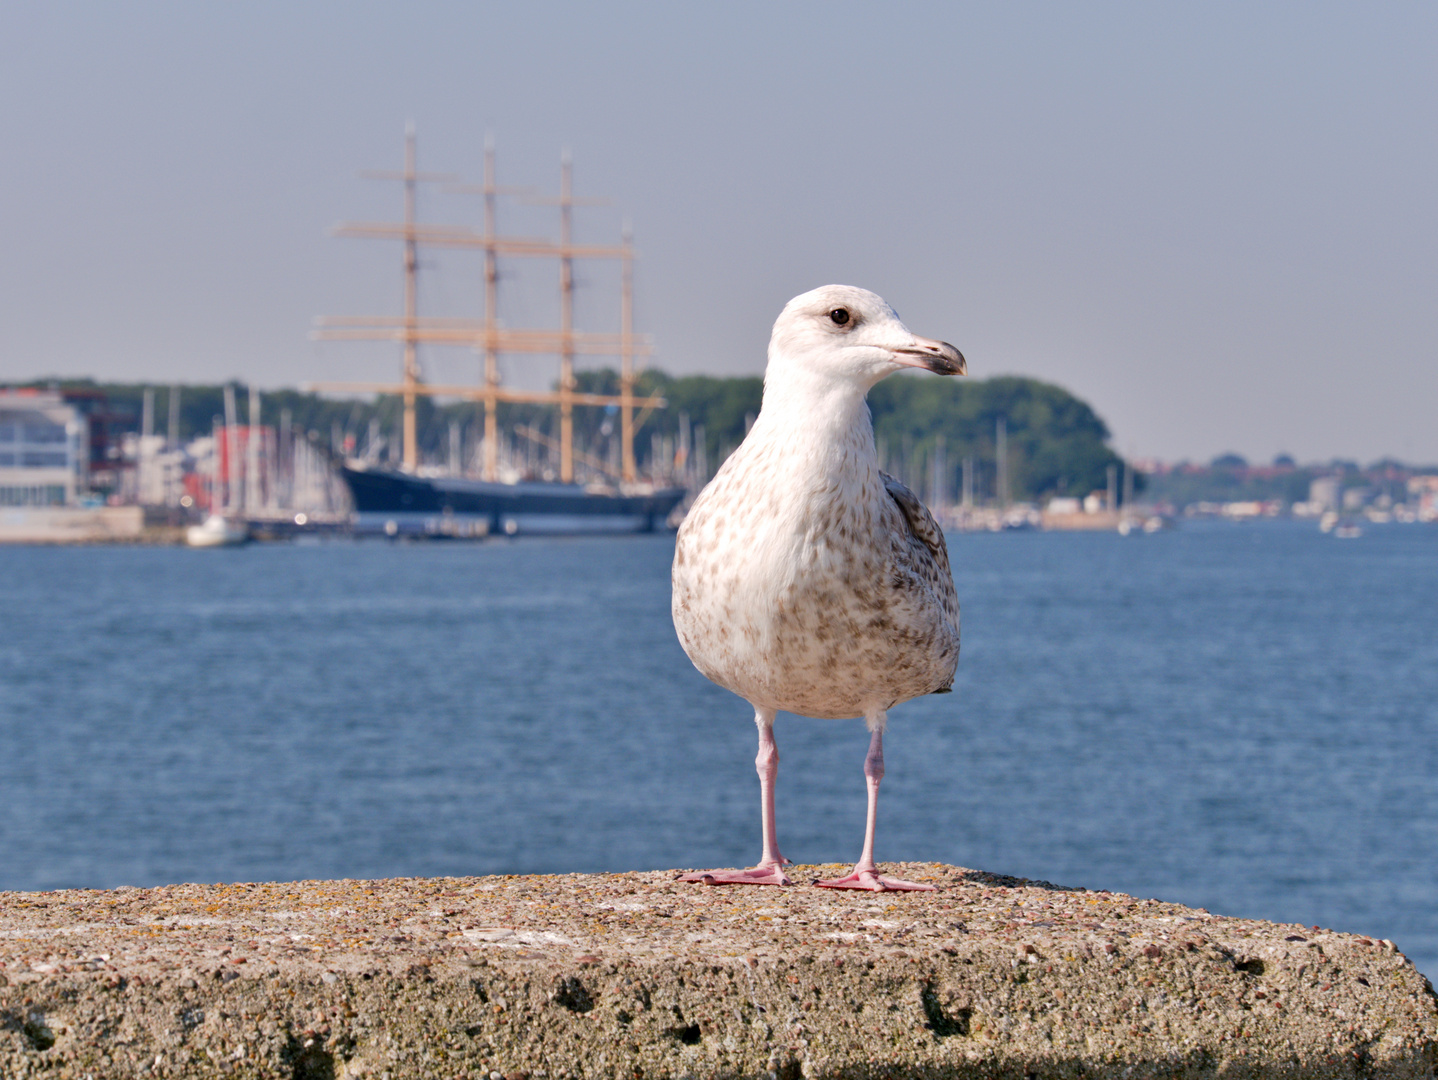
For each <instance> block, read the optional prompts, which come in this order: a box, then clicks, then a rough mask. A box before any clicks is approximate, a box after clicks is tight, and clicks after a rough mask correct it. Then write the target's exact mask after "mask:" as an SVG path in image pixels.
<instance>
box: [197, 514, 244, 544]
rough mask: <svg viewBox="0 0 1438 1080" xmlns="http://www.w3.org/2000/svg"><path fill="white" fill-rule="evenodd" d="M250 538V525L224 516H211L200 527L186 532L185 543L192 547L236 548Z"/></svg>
mask: <svg viewBox="0 0 1438 1080" xmlns="http://www.w3.org/2000/svg"><path fill="white" fill-rule="evenodd" d="M249 538H250V527H249V526H248V525H246V524H245V523H244V522H243V521H237V520H235V519H234V518H227V517H225V516H224V515H223V514H211V515H210V516H209V517H207V518H205V520H204V521H203V522H202V523H200V524H199V525H191V526H190V527H189V528H188V529H186V530H185V543H187V544H189V545H190V547H234V546H235V545H236V544H243V543H244V542H245V541H246V540H248V539H249Z"/></svg>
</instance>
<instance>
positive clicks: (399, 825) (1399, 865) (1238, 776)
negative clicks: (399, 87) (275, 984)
mask: <svg viewBox="0 0 1438 1080" xmlns="http://www.w3.org/2000/svg"><path fill="white" fill-rule="evenodd" d="M950 544H951V550H952V553H953V558H954V564H955V578H956V580H957V582H958V586H959V594H960V597H961V599H962V602H963V610H964V615H963V619H964V646H963V657H962V660H961V662H960V665H959V673H960V676H959V680H958V683H957V685H956V690H957V692H956V693H954V694H952V695H947V696H942V697H931V698H927V699H924V700H922V701H917V702H912V703H910V704H908V705H905V706H902V707H900V708H899V709H897V710H895V712H894V713H893V715H892V716H891V720H890V734H889V736H888V738H887V739H886V742H885V751H886V759H887V766H888V775H887V777H886V779H885V781H884V786H883V795H882V799H881V803H880V823H879V851H878V854H879V857H880V859H881V860H882V859H885V858H890V859H901V858H902V859H938V860H943V861H946V862H954V863H959V864H962V865H965V866H970V867H979V868H982V869H986V870H991V871H995V872H1000V873H1009V874H1015V875H1019V876H1023V877H1031V878H1042V879H1046V880H1049V881H1055V882H1060V883H1064V884H1072V885H1084V886H1088V887H1091V888H1106V889H1114V890H1122V891H1125V892H1131V893H1135V894H1138V895H1141V896H1157V897H1161V898H1164V899H1168V900H1175V901H1181V902H1183V903H1187V904H1192V905H1197V906H1202V907H1207V908H1209V909H1210V910H1213V911H1216V912H1222V913H1227V914H1236V915H1246V916H1261V917H1267V918H1273V919H1280V920H1291V921H1296V922H1302V923H1305V924H1317V925H1320V926H1325V927H1334V928H1339V929H1345V930H1352V931H1357V932H1361V933H1364V934H1368V935H1372V936H1375V937H1386V938H1392V939H1393V940H1395V941H1397V942H1398V944H1399V946H1400V947H1401V948H1402V949H1404V951H1405V952H1407V953H1408V954H1409V955H1410V956H1412V957H1413V958H1414V959H1415V961H1416V962H1417V963H1418V964H1419V967H1420V968H1422V969H1424V970H1426V971H1428V972H1429V973H1434V974H1438V903H1435V901H1438V857H1435V856H1438V783H1435V775H1438V738H1435V735H1438V529H1434V528H1428V527H1423V526H1392V527H1384V528H1374V529H1370V530H1369V532H1368V533H1367V535H1365V536H1364V537H1362V538H1361V539H1359V540H1352V541H1338V540H1335V539H1333V538H1331V537H1326V536H1322V535H1320V534H1319V533H1318V532H1317V530H1316V529H1313V528H1311V527H1305V526H1299V525H1292V524H1286V523H1272V524H1264V525H1255V526H1244V527H1238V526H1230V525H1216V524H1215V525H1189V526H1185V527H1184V528H1182V529H1179V530H1177V531H1175V532H1172V533H1167V534H1162V535H1157V536H1143V537H1129V538H1121V537H1119V536H1117V535H1110V534H1102V535H1097V534H1095V535H1085V534H1043V533H1030V534H1006V535H999V536H993V535H987V534H984V535H967V536H953V537H951V538H950ZM671 553H672V539H671V538H669V537H664V536H661V537H649V538H620V539H583V540H554V541H546V540H527V541H523V542H518V543H507V542H494V543H488V544H477V545H469V544H453V545H444V544H433V545H403V544H400V545H390V544H386V543H378V542H374V543H363V544H346V543H332V544H325V545H315V546H287V545H272V546H252V547H250V548H247V549H244V550H238V551H208V552H206V551H189V550H184V549H175V548H138V547H115V548H103V547H100V548H94V547H91V548H75V549H65V548H24V547H10V548H4V549H0V580H3V581H4V582H5V583H6V587H5V591H4V601H3V615H0V889H49V888H58V887H64V886H115V885H122V884H130V885H150V884H158V883H163V882H174V881H195V880H198V881H233V880H265V879H295V878H336V877H371V876H392V875H431V874H479V873H490V872H503V871H511V872H513V871H577V870H623V869H649V868H658V867H672V866H725V865H736V864H745V863H749V862H752V861H754V860H755V859H756V858H757V857H758V854H759V837H758V789H757V782H756V780H755V777H754V772H753V755H754V730H753V726H752V723H751V721H750V717H749V714H748V712H747V710H746V708H745V706H744V703H743V702H741V701H740V700H738V699H737V698H735V697H733V696H731V695H730V694H728V693H727V692H725V691H723V690H720V689H718V688H717V687H714V686H712V685H711V684H709V683H708V682H707V681H705V679H704V678H703V677H702V676H700V675H699V674H698V673H697V672H696V671H695V670H694V669H693V668H692V667H691V666H690V665H689V663H688V661H687V660H686V659H685V657H684V655H683V653H682V652H681V651H680V649H679V647H678V645H677V643H676V641H675V639H674V634H673V630H672V628H671V626H670V622H669V585H668V575H669V561H670V557H671ZM776 731H777V735H778V740H779V746H780V751H781V755H782V758H783V764H782V766H781V770H780V777H779V803H778V820H779V829H780V837H781V842H782V844H783V848H784V851H785V853H786V854H787V855H789V856H790V857H791V858H793V859H795V860H797V861H800V862H842V861H852V859H853V858H854V857H855V856H856V855H857V854H858V848H859V843H860V840H861V833H862V828H863V813H864V784H863V777H862V773H861V769H862V760H863V756H864V749H865V745H866V735H865V732H864V730H863V725H862V723H861V722H859V721H852V722H848V721H843V722H839V721H813V720H803V719H798V718H791V717H787V716H781V718H780V720H779V724H778V726H777V728H776Z"/></svg>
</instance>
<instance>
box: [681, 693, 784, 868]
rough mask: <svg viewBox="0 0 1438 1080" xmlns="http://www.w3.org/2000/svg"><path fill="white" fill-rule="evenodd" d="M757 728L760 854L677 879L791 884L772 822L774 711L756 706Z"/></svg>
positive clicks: (775, 757) (776, 748)
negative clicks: (743, 863)
mask: <svg viewBox="0 0 1438 1080" xmlns="http://www.w3.org/2000/svg"><path fill="white" fill-rule="evenodd" d="M754 723H755V724H757V725H758V727H759V754H758V756H757V757H755V758H754V768H755V770H756V771H757V772H758V773H759V798H760V815H761V817H762V818H763V821H764V856H763V858H761V859H760V860H759V865H758V866H751V867H750V868H749V869H748V870H705V871H701V872H699V873H696V874H684V875H683V876H681V877H680V878H679V880H680V881H702V882H703V883H704V884H705V885H792V884H794V883H793V882H792V881H790V880H789V876H788V875H787V874H785V873H784V867H785V866H788V865H790V864H789V860H788V859H786V858H784V856H783V855H781V854H779V831H778V829H777V828H776V827H775V825H774V781H775V779H777V778H778V776H779V745H778V743H776V742H775V741H774V710H773V709H756V710H755V711H754Z"/></svg>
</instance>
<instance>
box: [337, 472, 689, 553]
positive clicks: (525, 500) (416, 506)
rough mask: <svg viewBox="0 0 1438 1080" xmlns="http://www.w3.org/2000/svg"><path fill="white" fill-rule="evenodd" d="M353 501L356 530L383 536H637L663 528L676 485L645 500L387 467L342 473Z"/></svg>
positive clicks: (677, 496)
mask: <svg viewBox="0 0 1438 1080" xmlns="http://www.w3.org/2000/svg"><path fill="white" fill-rule="evenodd" d="M341 473H342V475H343V476H344V479H345V483H346V484H348V485H349V489H350V494H351V495H352V496H353V498H354V505H355V517H356V521H355V527H356V529H357V531H359V532H362V533H381V534H384V535H387V536H435V537H439V536H460V537H463V536H491V535H501V536H522V535H554V534H573V533H642V532H655V531H657V530H659V529H663V528H665V527H666V522H667V521H668V518H669V514H670V512H671V511H673V509H674V508H675V507H676V506H678V505H679V502H680V500H681V499H683V498H684V495H685V490H684V488H680V487H670V488H656V489H655V490H654V491H652V492H647V493H644V494H625V493H622V492H618V491H604V490H595V489H592V488H587V487H584V486H582V485H580V484H552V483H542V482H537V481H536V482H531V483H519V484H499V483H490V482H488V481H484V480H468V479H465V478H463V477H456V476H434V477H421V476H411V475H409V474H408V473H401V472H393V471H391V470H388V469H355V468H351V467H349V466H344V467H343V468H342V469H341Z"/></svg>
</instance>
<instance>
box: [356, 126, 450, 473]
mask: <svg viewBox="0 0 1438 1080" xmlns="http://www.w3.org/2000/svg"><path fill="white" fill-rule="evenodd" d="M362 175H363V176H365V177H366V178H368V179H371V180H398V181H400V182H401V183H402V184H404V222H403V224H402V225H400V226H399V232H398V235H399V237H400V238H401V239H402V240H403V241H404V322H403V324H402V333H401V334H400V341H401V342H402V343H403V346H404V366H403V373H402V379H403V381H402V383H401V384H400V386H399V387H397V389H398V390H399V391H400V397H401V398H402V400H403V402H404V466H403V467H404V471H405V472H414V471H415V469H417V468H418V467H419V437H418V432H417V429H416V426H415V401H416V399H417V397H418V395H419V394H420V393H422V392H423V391H422V390H421V379H420V371H419V343H420V340H421V336H420V333H419V312H418V305H419V223H418V219H417V215H416V212H415V191H416V188H417V187H418V185H419V182H420V181H421V180H423V181H429V182H434V183H450V182H452V181H454V180H455V179H456V178H455V177H453V176H449V175H447V174H444V173H421V172H419V171H418V168H417V164H416V154H415V138H414V124H413V123H412V122H411V123H408V124H405V127H404V171H403V172H399V173H396V172H365V173H363V174H362Z"/></svg>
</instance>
